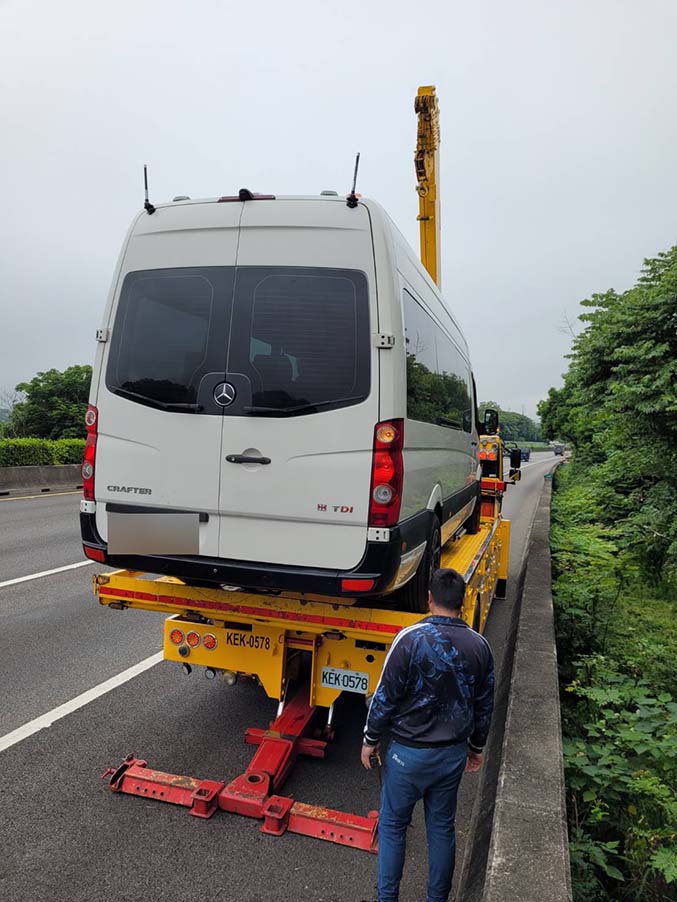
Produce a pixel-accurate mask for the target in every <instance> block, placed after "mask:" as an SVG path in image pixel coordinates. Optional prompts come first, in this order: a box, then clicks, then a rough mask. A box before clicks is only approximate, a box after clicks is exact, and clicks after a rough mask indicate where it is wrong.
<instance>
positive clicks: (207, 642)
mask: <svg viewBox="0 0 677 902" xmlns="http://www.w3.org/2000/svg"><path fill="white" fill-rule="evenodd" d="M202 644H203V645H204V647H205V648H206V649H207V651H213V650H214V649H215V648H216V646H217V645H218V644H219V643H218V641H217V639H216V636H215V635H214V634H213V633H205V634H204V636H203V637H202Z"/></svg>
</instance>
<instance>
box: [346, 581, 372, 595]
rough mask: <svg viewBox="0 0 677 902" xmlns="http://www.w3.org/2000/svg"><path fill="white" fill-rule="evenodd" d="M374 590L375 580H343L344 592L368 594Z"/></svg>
mask: <svg viewBox="0 0 677 902" xmlns="http://www.w3.org/2000/svg"><path fill="white" fill-rule="evenodd" d="M373 588H374V580H373V579H342V580H341V591H342V592H368V591H369V590H370V589H373Z"/></svg>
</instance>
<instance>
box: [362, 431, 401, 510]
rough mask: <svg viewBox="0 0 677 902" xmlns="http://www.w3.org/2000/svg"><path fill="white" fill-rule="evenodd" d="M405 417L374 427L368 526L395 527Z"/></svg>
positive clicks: (399, 494)
mask: <svg viewBox="0 0 677 902" xmlns="http://www.w3.org/2000/svg"><path fill="white" fill-rule="evenodd" d="M403 447H404V420H386V421H385V422H383V423H377V424H376V428H375V429H374V453H373V458H372V465H371V496H370V498H369V526H380V527H383V526H395V524H396V523H397V521H398V520H399V517H400V507H401V505H402V486H403V484H404V461H403V459H402V448H403Z"/></svg>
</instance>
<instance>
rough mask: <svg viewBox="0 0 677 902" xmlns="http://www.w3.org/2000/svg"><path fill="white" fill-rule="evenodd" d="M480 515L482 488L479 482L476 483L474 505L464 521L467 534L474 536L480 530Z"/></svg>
mask: <svg viewBox="0 0 677 902" xmlns="http://www.w3.org/2000/svg"><path fill="white" fill-rule="evenodd" d="M481 516H482V488H481V485H480V483H479V482H478V483H477V495H476V497H475V507H474V508H473V512H472V514H470V516H469V517H468V519H467V520H466V521H465V523H464V526H465V531H466V532H467V533H468V535H469V536H475V535H477V533H478V532H479V531H480V525H481V522H480V518H481Z"/></svg>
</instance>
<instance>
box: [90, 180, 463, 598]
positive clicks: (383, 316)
mask: <svg viewBox="0 0 677 902" xmlns="http://www.w3.org/2000/svg"><path fill="white" fill-rule="evenodd" d="M242 198H250V199H245V200H243V199H242ZM97 338H98V341H99V344H98V348H97V355H96V363H95V367H94V375H93V379H92V387H91V398H90V408H89V410H88V413H87V425H88V430H89V432H88V440H87V449H86V454H85V463H84V464H83V479H84V483H85V500H84V501H83V502H82V505H81V524H82V538H83V543H84V550H85V554H86V555H87V556H88V557H90V558H92V559H94V560H97V561H100V562H102V563H107V564H110V565H112V566H116V567H127V568H133V569H136V570H145V571H149V572H153V573H161V574H169V575H172V576H176V577H179V578H181V579H183V580H185V581H186V582H189V583H193V584H195V583H197V584H199V583H219V584H227V585H235V586H241V587H247V588H251V589H254V590H266V591H271V590H273V591H277V590H282V591H285V590H286V591H294V592H302V593H310V594H313V595H322V596H334V597H339V596H344V597H346V599H350V598H359V597H364V596H367V597H368V598H369V603H371V604H380V605H381V606H383V605H397V606H401V607H404V608H406V609H409V610H414V611H418V610H424V609H425V604H426V599H427V585H428V580H429V573H430V569H431V567H433V566H436V565H437V564H438V563H439V558H440V548H441V545H442V544H443V543H444V542H446V541H447V540H448V539H449V538H450V537H451V536H452V535H453V534H454V533H456V532H458V531H459V530H460V529H461V528H462V527H464V526H465V528H466V529H468V530H469V531H476V530H477V529H478V528H479V511H480V505H479V477H480V469H479V466H478V453H477V452H478V432H477V406H476V397H475V389H474V384H473V378H472V373H471V368H470V362H469V359H468V351H467V347H466V343H465V340H464V338H463V336H462V334H461V331H460V329H459V327H458V325H457V323H456V321H455V320H454V318H453V316H452V314H451V312H450V311H449V309H448V307H447V306H446V304H445V303H444V301H443V300H442V297H441V296H440V292H439V290H438V289H437V287H436V286H435V285H434V283H433V282H432V281H431V279H430V278H429V276H428V274H427V272H426V271H425V270H424V268H423V266H422V265H421V263H420V262H419V261H418V259H417V258H416V256H415V254H414V253H413V251H412V250H411V248H410V247H409V246H408V245H407V243H406V242H405V240H404V239H403V237H402V236H401V235H400V233H399V232H398V230H397V229H396V228H395V226H394V225H393V223H392V222H391V220H390V219H389V218H388V216H387V215H386V213H385V212H384V210H383V209H382V208H381V207H380V206H379V205H378V204H377V203H375V202H374V201H371V200H360V202H359V204H358V205H357V206H356V207H354V208H350V207H349V206H348V205H347V204H346V201H345V199H343V198H339V197H336V196H334V197H327V196H321V197H284V198H272V197H266V198H265V199H260V198H257V197H256V196H255V195H254V196H252V195H251V194H250V193H249V192H246V191H243V192H240V195H239V196H236V197H225V198H219V199H213V200H204V201H191V200H182V201H180V202H176V203H172V204H166V205H161V206H158V207H157V208H156V210H155V212H154V213H152V214H150V215H149V213H147V212H145V211H144V212H142V213H140V214H139V216H137V218H136V219H135V221H134V223H133V225H132V227H131V229H130V231H129V234H128V236H127V239H126V241H125V243H124V246H123V249H122V253H121V256H120V260H119V263H118V266H117V269H116V272H115V275H114V278H113V284H112V288H111V292H110V296H109V299H108V303H107V305H106V310H105V313H104V318H103V324H102V328H101V330H99V332H98V333H97ZM375 596H376V597H379V598H380V599H381V600H380V601H379V602H376V601H375V598H374V597H375ZM385 596H388V597H387V598H386V597H385Z"/></svg>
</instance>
